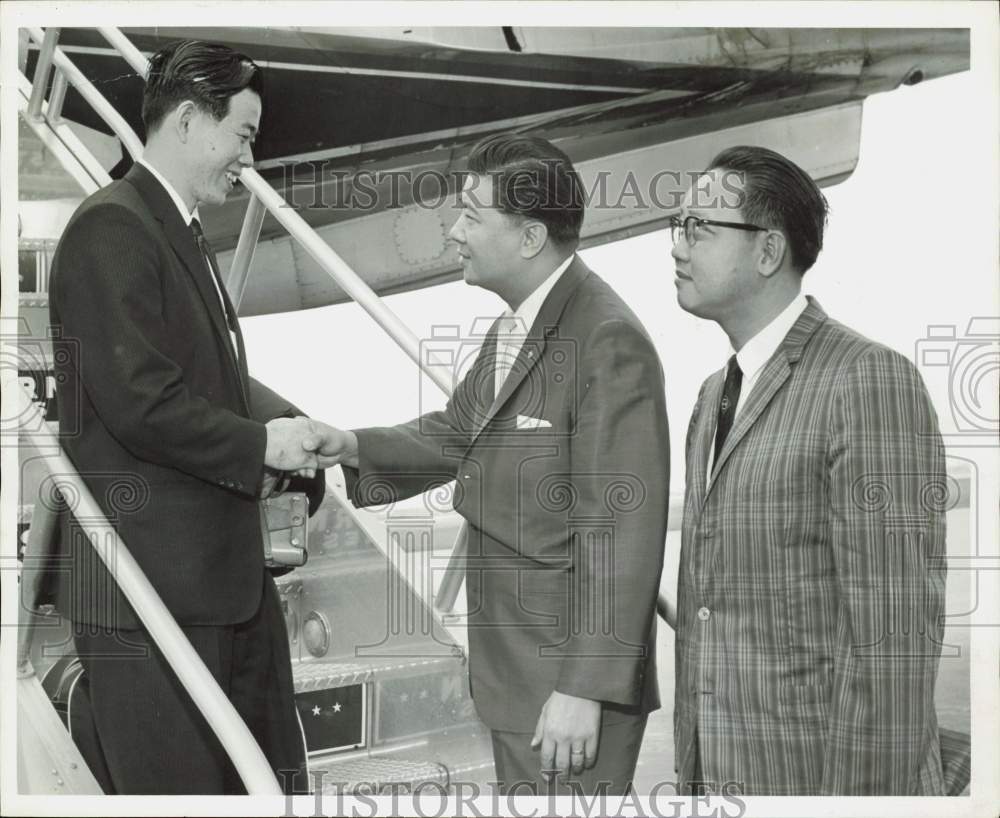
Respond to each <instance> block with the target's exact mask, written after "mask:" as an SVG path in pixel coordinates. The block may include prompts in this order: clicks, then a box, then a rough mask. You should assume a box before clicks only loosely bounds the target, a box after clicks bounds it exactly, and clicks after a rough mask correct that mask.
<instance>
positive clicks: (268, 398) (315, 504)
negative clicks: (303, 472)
mask: <svg viewBox="0 0 1000 818" xmlns="http://www.w3.org/2000/svg"><path fill="white" fill-rule="evenodd" d="M250 415H251V417H253V419H254V420H257V421H260V422H261V423H264V424H266V423H267V422H268V421H269V420H274V418H282V417H285V418H294V417H300V416H304V415H305V413H304V412H303V411H302V410H301V409H299V408H298V407H297V406H296V405H295V404H294V403H292V402H291V401H288V400H286V399H285V398H283V397H282V396H281V395H279V394H278V393H277V392H275V391H274V390H273V389H270V388H269V387H267V386H265V385H264V384H262V383H261V382H260V381H257V380H255V379H254V378H250ZM288 491H302V492H305V494H306V496H307V497H308V498H309V516H310V517H311V516H312V515H313V514H315V513H316V510H317V509H318V508H319V506H320V503H322V502H323V497H324V495H325V494H326V472H325V471H324V470H323V469H317V470H316V476H315V477H313V478H306V477H292V479H291V482H290V483H289V484H288Z"/></svg>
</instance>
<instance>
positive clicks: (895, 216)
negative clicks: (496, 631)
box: [241, 72, 1000, 492]
mask: <svg viewBox="0 0 1000 818" xmlns="http://www.w3.org/2000/svg"><path fill="white" fill-rule="evenodd" d="M973 80H974V78H973V76H972V75H971V74H969V73H968V72H966V73H963V74H958V75H953V76H950V77H944V78H942V79H938V80H933V81H927V82H925V83H922V84H920V85H917V86H913V87H901V88H899V89H898V90H896V91H894V92H891V93H884V94H878V95H875V96H872V97H870V98H869V99H868V100H867V101H866V102H865V106H864V114H863V121H862V131H861V148H860V160H859V162H858V165H857V168H856V170H855V171H854V173H853V175H852V176H851V177H850V178H849V179H848V180H847V181H845V182H842V183H841V184H839V185H835V186H833V187H828V188H825V189H824V193H825V195H826V197H827V199H828V201H829V204H830V217H829V226H828V229H827V233H826V236H825V239H824V249H823V252H822V253H821V255H820V257H819V259H818V261H817V263H816V265H815V266H814V267H813V269H812V270H810V271H809V272H808V274H807V275H806V277H805V281H804V287H803V290H804V292H806V293H808V294H811V295H814V296H815V297H816V298H817V299H818V300H819V302H820V304H821V305H822V306H823V308H824V309H825V310H826V311H827V312H828V313H829V314H830V315H831V316H832V317H834V318H836V319H838V320H840V321H841V322H842V323H845V324H848V325H849V326H851V327H853V328H855V329H857V330H858V331H860V332H862V333H863V334H865V335H867V336H869V337H870V338H873V339H875V340H878V341H880V342H882V343H885V344H887V345H888V346H890V347H892V348H894V349H897V350H898V351H900V352H902V353H903V354H905V355H907V356H908V357H910V358H911V359H912V360H915V361H916V360H917V358H918V344H920V342H921V340H922V339H925V338H927V335H928V327H929V326H941V325H945V326H954V327H955V328H956V330H955V334H956V339H961V338H963V337H964V336H965V333H966V330H967V328H968V323H969V319H970V318H972V317H974V316H996V315H998V314H1000V294H998V277H997V245H996V238H997V233H996V224H997V222H996V219H995V216H994V214H995V208H996V197H995V190H996V189H995V180H994V179H993V178H992V177H991V172H990V163H989V162H988V161H987V160H988V158H989V157H990V156H991V155H992V153H991V152H992V151H994V150H995V146H996V131H995V129H993V128H991V127H990V122H989V121H987V120H984V119H983V118H982V117H983V114H982V112H981V111H979V109H978V106H977V105H976V104H975V99H976V94H977V89H978V86H977V85H976V84H975V82H974V81H973ZM976 157H981V158H982V159H981V161H976V159H975V158H976ZM991 225H992V227H991ZM670 249H671V244H670V237H669V233H668V232H667V231H662V230H661V231H656V232H653V233H649V234H646V235H644V236H639V237H636V238H632V239H627V240H624V241H618V242H612V243H609V244H606V245H603V246H601V247H596V248H591V249H588V250H584V251H583V252H582V253H581V255H582V257H583V259H584V260H585V261H586V263H587V264H588V265H589V266H590V267H591V268H592V269H593V270H594V271H595V272H597V273H598V274H599V275H600V276H601V277H603V278H604V279H605V280H606V281H607V282H608V283H609V284H611V286H612V287H614V288H615V290H617V292H618V293H619V294H620V295H621V296H622V298H624V300H625V301H626V302H627V303H628V304H629V305H630V306H631V307H632V309H633V310H634V311H635V312H636V314H637V315H638V316H639V318H640V320H641V321H642V322H643V324H644V325H645V327H646V328H647V330H648V332H649V333H650V335H651V336H652V338H653V340H654V343H655V344H656V346H657V350H658V352H659V354H660V357H661V360H662V362H663V367H664V372H665V377H666V393H667V409H668V415H669V418H670V424H671V442H672V447H671V448H672V452H671V461H672V468H671V472H672V475H673V477H672V485H671V488H672V491H673V492H680V491H682V490H683V482H682V480H683V436H684V433H685V429H686V428H687V422H688V419H689V417H690V413H691V409H692V407H693V405H694V401H695V397H696V395H697V392H698V388H699V387H700V385H701V383H702V381H703V380H704V379H705V378H706V377H707V376H708V375H709V374H710V373H711V372H713V371H714V370H715V369H717V368H719V367H720V366H722V365H724V363H725V360H726V358H727V357H728V355H729V344H728V341H727V339H726V337H725V335H724V334H723V333H722V331H721V329H719V328H718V326H717V325H715V324H713V323H710V322H706V321H703V320H701V319H697V318H694V317H693V316H690V315H688V314H686V313H685V312H684V311H683V310H681V309H680V307H679V306H678V305H677V301H676V295H675V287H674V282H673V260H672V259H671V257H670ZM385 303H386V304H387V305H388V306H389V307H390V308H391V309H392V310H393V311H394V312H396V314H397V315H398V316H399V317H400V318H401V319H402V320H403V322H404V323H405V324H407V325H408V326H409V327H410V328H411V330H412V331H413V332H414V333H415V334H416V335H417V337H418V338H422V339H426V338H430V337H431V333H432V331H433V328H434V327H435V326H437V325H449V324H451V325H455V324H457V325H459V326H460V327H462V328H463V330H468V329H469V328H470V327H471V324H472V321H473V320H474V319H475V318H476V317H480V316H483V317H487V318H492V317H495V316H496V315H498V314H499V313H500V312H502V311H503V309H504V306H505V305H504V304H503V303H502V302H501V301H500V299H499V298H498V297H497V296H495V295H494V294H492V293H490V292H487V291H485V290H482V289H479V288H475V287H471V286H468V285H466V284H465V283H464V282H461V281H458V282H453V283H450V284H444V285H440V286H437V287H431V288H426V289H424V290H420V291H417V292H412V293H403V294H399V295H394V296H388V297H387V298H386V299H385ZM241 324H242V326H243V331H244V335H245V337H246V344H247V356H248V360H249V362H250V366H251V371H252V373H253V374H254V376H255V377H257V378H258V379H259V380H261V381H263V382H264V383H266V384H268V385H269V386H271V387H272V388H274V389H276V390H278V391H279V392H280V393H281V394H283V395H285V396H286V397H287V398H289V399H290V400H292V401H294V402H296V403H297V404H298V405H299V407H300V408H301V409H302V410H303V411H305V412H307V413H308V414H310V415H312V416H314V417H317V418H319V419H321V420H323V421H325V422H327V423H330V424H332V425H336V426H340V427H343V428H357V427H362V426H374V425H391V424H395V423H398V422H401V421H404V420H408V419H410V418H412V417H415V416H417V415H418V414H421V413H422V412H425V411H428V410H430V409H437V408H440V407H441V406H443V404H444V396H443V395H442V394H441V393H439V392H438V391H437V390H436V388H435V387H433V386H432V385H430V382H429V381H428V380H427V379H425V378H421V376H420V374H419V372H418V371H417V368H416V366H415V365H414V364H413V363H412V362H411V361H410V359H409V358H408V357H407V356H406V355H405V354H404V353H403V352H402V351H401V350H400V349H399V348H398V347H396V346H395V344H394V343H393V342H392V341H391V340H390V339H389V338H388V336H386V335H385V334H384V333H383V332H382V331H381V330H380V329H379V328H378V327H377V326H376V325H375V323H374V322H373V321H372V320H371V319H370V318H369V317H368V316H367V314H366V313H364V311H363V310H361V308H360V307H358V306H356V305H354V304H343V305H337V306H331V307H323V308H319V309H314V310H303V311H299V312H295V313H286V314H282V315H275V316H259V317H253V318H246V319H241ZM952 345H953V346H955V345H956V344H954V343H953V344H952ZM924 346H926V342H925V344H924ZM922 373H923V374H924V378H925V381H927V383H928V387H929V389H930V391H931V396H932V399H933V400H934V402H935V406H936V408H937V411H938V414H939V417H940V418H941V419H942V423H943V424H945V423H947V422H948V421H949V419H950V418H951V416H952V413H951V406H950V400H951V399H950V397H949V396H950V392H949V387H948V383H947V378H946V377H944V376H945V374H946V373H945V372H943V371H941V368H940V367H939V368H937V369H935V370H930V369H927V370H922ZM996 374H997V373H996V370H995V369H994V370H993V371H992V373H989V372H987V373H986V377H985V378H984V379H983V380H981V381H979V382H978V385H977V386H976V388H975V389H974V390H973V391H974V392H975V395H976V396H977V397H976V398H975V399H978V400H979V401H980V402H982V401H987V402H988V401H990V400H992V403H993V409H992V413H993V416H994V417H995V414H996V409H995V403H996V398H995V396H996V394H997V386H996ZM990 378H992V380H990ZM990 395H992V397H990ZM985 411H987V412H989V411H991V410H990V409H989V408H987V409H985Z"/></svg>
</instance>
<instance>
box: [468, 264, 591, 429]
mask: <svg viewBox="0 0 1000 818" xmlns="http://www.w3.org/2000/svg"><path fill="white" fill-rule="evenodd" d="M589 274H590V270H589V269H588V268H587V265H585V264H584V263H583V262H582V261H581V260H580V258H579V257H578V256H576V257H574V258H573V261H572V262H571V263H570V265H569V267H567V268H566V272H565V273H563V274H562V275H561V276H560V277H559V280H558V281H557V282H556V285H555V286H554V287H553V288H552V291H551V292H550V293H549V294H548V296H547V297H546V299H545V302H544V303H543V304H542V308H541V309H540V310H539V311H538V315H537V316H536V317H535V321H534V323H533V324H532V325H531V328H530V329H529V330H528V334H527V336H526V337H525V339H524V344H522V346H521V349H520V351H519V352H518V354H517V359H516V360H515V361H514V365H513V366H512V368H511V370H510V374H509V375H508V376H507V380H506V381H504V383H503V386H502V388H501V389H500V392H499V393H498V394H497V396H496V400H494V401H493V403H492V405H490V408H489V409H488V410H487V411H486V413H485V414H484V415H483V418H482V421H481V422H480V424H479V426H478V428H477V429H476V430H475V432H474V433H473V435H472V439H471V440H470V441H469V445H470V446H471V445H472V444H473V443H475V441H476V438H478V437H479V435H480V434H482V432H483V430H484V429H485V428H486V427H487V426H488V425H489V423H490V421H492V420H493V419H494V418H495V417H496V414H497V412H499V411H500V409H501V408H502V407H503V405H504V404H505V403H506V402H507V401H508V400H510V398H511V396H512V395H513V394H514V393H515V392H516V391H517V389H518V387H519V386H520V385H521V383H522V382H523V381H524V379H525V378H527V377H528V375H529V374H530V373H531V370H533V369H534V368H535V367H536V366H538V362H539V361H540V360H541V359H542V356H543V355H544V354H545V346H546V344H547V342H548V340H549V339H550V338H555V337H558V335H559V330H558V325H559V319H560V318H561V316H562V313H563V310H564V309H565V308H566V304H567V303H568V302H569V299H570V296H571V295H572V294H573V292H574V291H575V290H576V288H577V286H578V285H579V283H580V282H581V281H583V279H584V278H586V277H587V276H588V275H589ZM496 326H497V325H494V329H495V328H496ZM490 350H491V351H492V355H491V360H492V359H495V356H496V332H495V331H494V333H493V337H492V347H491V348H490ZM490 350H487V349H486V347H485V345H484V352H489V351H490ZM490 371H491V372H492V371H493V370H492V369H491V370H490ZM486 380H489V381H490V383H492V380H490V379H489V378H487V379H486Z"/></svg>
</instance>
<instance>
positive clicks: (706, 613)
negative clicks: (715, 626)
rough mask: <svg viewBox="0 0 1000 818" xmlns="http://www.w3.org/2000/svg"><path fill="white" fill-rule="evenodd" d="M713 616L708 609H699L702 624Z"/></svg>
mask: <svg viewBox="0 0 1000 818" xmlns="http://www.w3.org/2000/svg"><path fill="white" fill-rule="evenodd" d="M711 615H712V612H711V611H710V610H709V609H708V608H699V609H698V618H699V619H700V620H701V621H702V622H704V621H706V620H707V619H708V618H709V617H710V616H711Z"/></svg>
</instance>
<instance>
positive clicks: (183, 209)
mask: <svg viewBox="0 0 1000 818" xmlns="http://www.w3.org/2000/svg"><path fill="white" fill-rule="evenodd" d="M137 161H138V163H139V164H140V165H142V166H143V167H144V168H145V169H146V170H148V171H149V172H150V173H152V174H153V178H154V179H156V181H157V182H159V183H160V184H161V185H162V186H163V189H164V190H165V191H167V193H169V194H170V198H171V199H173V201H174V204H175V205H177V210H178V211H179V212H180V214H181V218H182V219H183V220H184V224H186V225H187V226H188V227H190V226H191V220H192V219H197V218H198V208H197V207H196V208H195V209H194V210H193V211H191V212H188V209H187V205H185V204H184V200H183V199H182V198H181V197H180V194H179V193H178V192H177V191H176V190H175V189H174V186H173V185H172V184H170V182H168V181H167V180H166V178H165V177H164V176H163V175H162V174H161V173H160V172H159V171H158V170H157V169H156V168H154V167H153V166H152V165H151V164H150V163H149V160H148V159H146V157H141V158H140V159H138V160H137ZM199 221H200V220H199Z"/></svg>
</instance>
